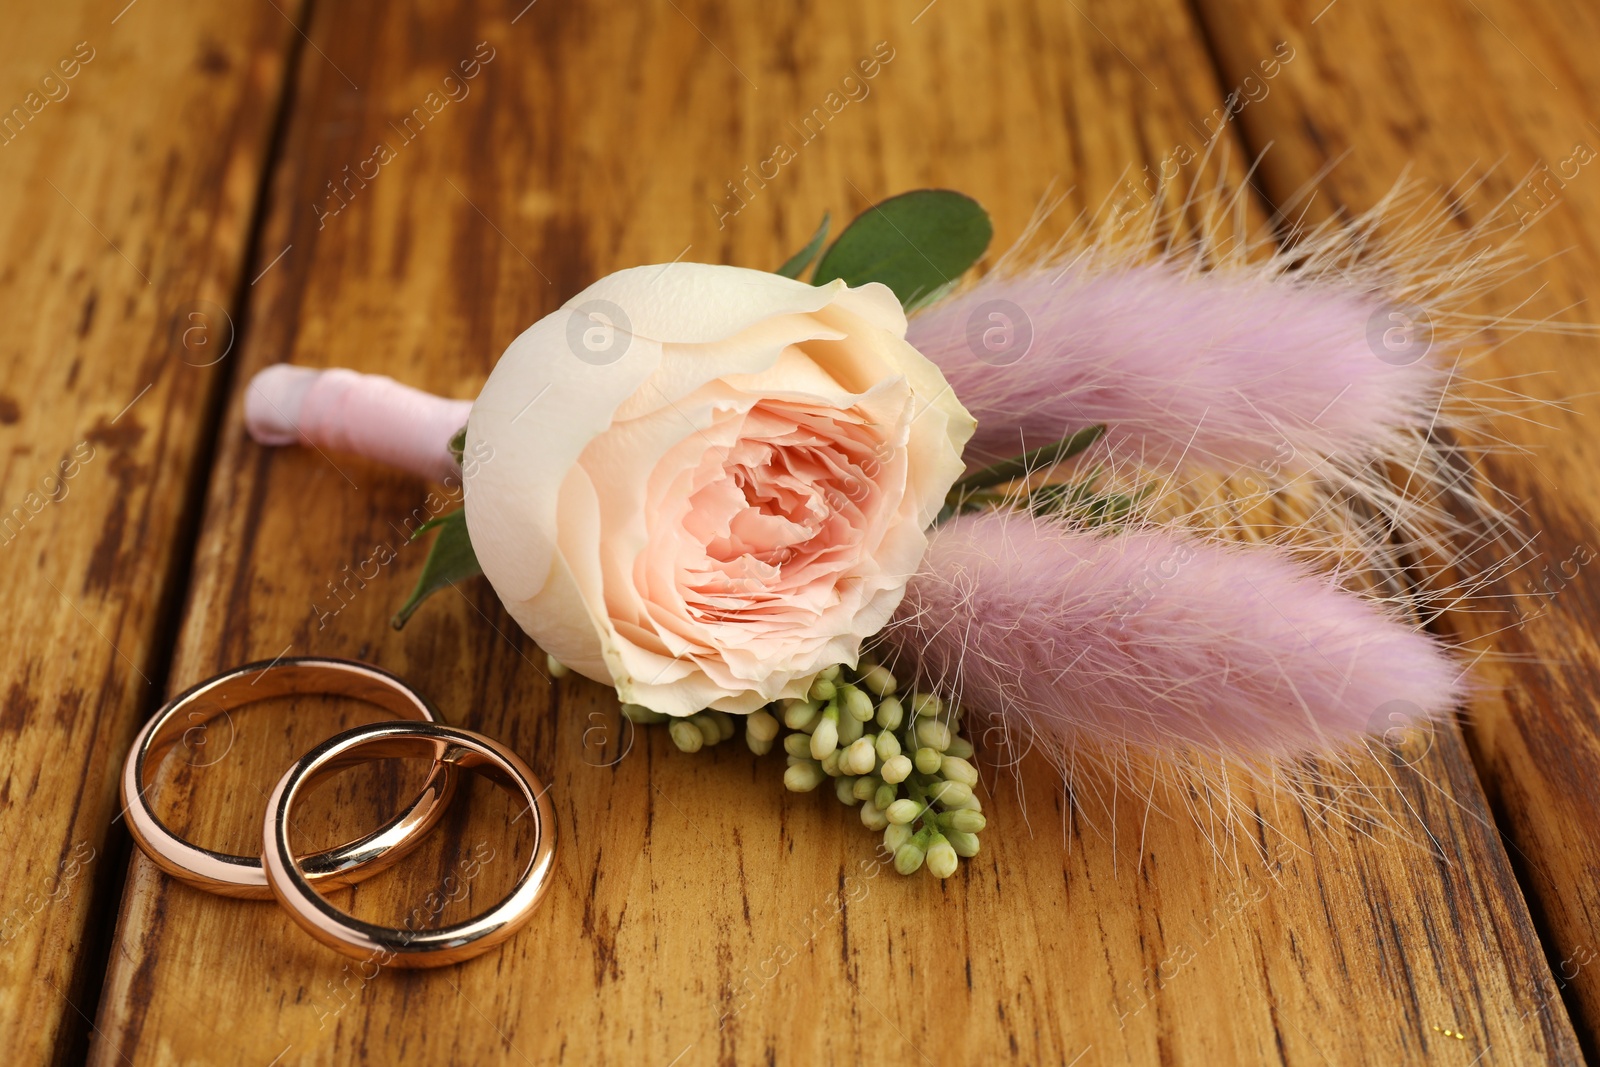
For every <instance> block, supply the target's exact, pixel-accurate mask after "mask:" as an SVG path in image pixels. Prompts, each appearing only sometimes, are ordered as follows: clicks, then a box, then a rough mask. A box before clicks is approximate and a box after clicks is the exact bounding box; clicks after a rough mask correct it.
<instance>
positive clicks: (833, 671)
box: [817, 663, 844, 682]
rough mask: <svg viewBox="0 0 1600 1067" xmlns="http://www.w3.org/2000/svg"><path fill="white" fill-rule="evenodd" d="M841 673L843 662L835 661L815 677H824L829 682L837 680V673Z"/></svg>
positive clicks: (842, 671)
mask: <svg viewBox="0 0 1600 1067" xmlns="http://www.w3.org/2000/svg"><path fill="white" fill-rule="evenodd" d="M843 673H844V664H842V663H835V664H834V665H833V666H831V667H829V668H828V669H827V670H825V671H822V672H821V673H820V674H818V675H817V677H818V678H826V679H827V680H828V681H830V682H837V681H838V680H839V675H841V674H843Z"/></svg>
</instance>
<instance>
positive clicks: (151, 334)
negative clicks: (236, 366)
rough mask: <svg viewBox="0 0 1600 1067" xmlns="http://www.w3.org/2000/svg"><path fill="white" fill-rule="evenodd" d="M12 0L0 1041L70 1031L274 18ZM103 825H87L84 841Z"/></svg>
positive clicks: (108, 888) (1, 358) (163, 607)
mask: <svg viewBox="0 0 1600 1067" xmlns="http://www.w3.org/2000/svg"><path fill="white" fill-rule="evenodd" d="M154 7H155V5H148V4H147V5H145V6H144V9H143V10H140V9H138V8H131V9H127V10H121V11H120V13H119V9H120V8H122V5H121V4H117V3H93V4H91V3H76V2H63V3H52V4H34V5H11V6H10V7H8V9H7V11H6V13H5V15H4V19H3V21H4V24H5V30H4V32H3V33H0V322H4V323H5V329H4V331H3V332H0V365H3V366H4V368H5V370H4V376H3V379H0V560H3V566H4V573H5V591H6V610H5V613H4V617H3V618H0V678H3V679H4V682H3V684H4V687H5V693H4V697H3V704H0V768H3V769H0V1046H3V1047H4V1049H5V1052H6V1056H5V1059H6V1060H7V1062H12V1063H38V1062H45V1061H47V1060H51V1059H53V1058H54V1057H56V1056H63V1057H73V1056H79V1057H81V1055H82V1054H83V1050H84V1049H86V1048H87V1045H88V1031H89V1028H90V1019H91V1016H92V1013H93V1011H94V1003H95V998H96V996H97V993H98V990H99V987H100V982H101V977H102V975H101V973H100V971H101V967H102V962H101V960H100V958H99V954H100V953H101V952H103V951H104V948H105V943H106V940H107V937H108V935H109V923H108V922H107V920H108V918H109V915H110V913H111V911H112V909H114V908H115V906H116V905H115V901H116V896H117V892H118V889H119V887H120V883H121V879H122V870H121V868H122V865H123V858H122V857H123V854H124V848H123V847H122V846H121V838H120V837H119V836H118V835H119V834H120V833H121V831H120V829H114V828H113V826H112V822H113V819H114V818H115V817H116V816H117V815H118V809H119V802H118V801H117V800H116V799H115V798H116V774H117V772H118V770H119V769H120V767H121V761H122V753H123V751H124V750H125V749H126V747H127V744H128V742H129V740H130V738H131V737H132V734H133V732H134V730H135V729H136V728H137V726H138V723H139V721H140V719H141V718H142V716H143V715H145V714H147V713H148V712H149V711H150V710H151V709H152V708H153V707H154V705H155V703H156V701H157V699H158V685H159V682H158V680H159V679H164V678H165V675H166V665H167V657H168V655H169V651H170V647H169V646H170V640H171V629H172V625H173V623H174V622H175V610H174V609H175V607H176V599H177V596H178V594H179V592H180V591H181V589H182V586H183V582H184V581H185V578H186V575H187V569H188V560H187V559H185V558H183V555H182V553H181V546H182V545H183V544H184V542H185V540H186V530H192V527H193V523H194V521H195V519H196V518H197V506H198V490H199V488H200V485H201V484H202V483H201V479H202V478H203V476H204V474H205V471H206V469H207V464H208V461H209V453H210V449H211V442H212V436H213V434H214V432H215V412H216V408H217V404H218V403H219V402H220V399H221V395H220V390H219V385H220V382H221V380H222V377H223V374H224V373H225V371H226V360H225V359H224V358H223V354H224V352H225V351H226V349H227V345H228V335H229V333H230V329H231V327H230V322H229V319H230V312H231V311H232V310H233V308H232V305H233V302H234V296H235V293H236V290H237V288H238V286H239V284H240V282H239V275H240V271H241V269H242V266H243V259H244V251H245V247H246V242H247V240H248V237H249V233H250V229H251V224H252V214H253V211H254V208H255V205H256V202H257V190H258V185H259V182H260V180H261V176H262V174H263V170H264V160H265V158H266V155H267V151H268V141H269V134H270V131H271V128H272V125H273V121H274V118H275V115H276V105H277V103H278V100H279V95H278V93H279V88H280V87H281V85H282V82H283V71H284V64H285V59H286V56H287V54H288V48H287V44H288V37H289V36H290V35H291V34H292V32H293V31H292V30H291V29H290V27H289V26H288V25H287V24H286V23H285V22H284V21H283V19H282V18H281V17H279V16H278V15H276V14H274V13H273V12H272V11H271V10H270V9H265V10H262V11H255V10H252V11H250V12H247V13H245V14H242V15H240V14H229V13H225V12H223V11H222V10H220V9H218V8H216V7H214V6H212V5H207V4H202V3H186V2H182V0H179V2H174V3H168V4H164V5H162V10H153V8H154ZM108 834H109V841H108Z"/></svg>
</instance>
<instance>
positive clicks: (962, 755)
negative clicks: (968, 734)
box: [944, 736, 972, 759]
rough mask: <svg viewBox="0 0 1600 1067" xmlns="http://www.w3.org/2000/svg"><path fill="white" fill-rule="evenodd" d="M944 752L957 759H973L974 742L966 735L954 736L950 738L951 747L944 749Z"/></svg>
mask: <svg viewBox="0 0 1600 1067" xmlns="http://www.w3.org/2000/svg"><path fill="white" fill-rule="evenodd" d="M944 754H945V755H947V756H954V757H956V759H971V758H972V742H971V741H968V740H967V739H966V738H965V737H960V736H956V737H952V738H951V739H950V747H949V748H947V749H945V750H944Z"/></svg>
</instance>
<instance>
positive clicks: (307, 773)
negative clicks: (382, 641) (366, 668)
mask: <svg viewBox="0 0 1600 1067" xmlns="http://www.w3.org/2000/svg"><path fill="white" fill-rule="evenodd" d="M405 756H409V757H416V756H431V757H432V758H433V759H434V760H435V761H437V762H439V763H442V764H445V765H447V766H452V767H456V768H459V769H461V770H470V771H475V772H477V773H479V774H482V775H484V776H485V777H487V778H489V779H490V780H491V781H493V782H495V784H497V785H499V786H501V787H502V788H505V789H507V790H510V791H511V792H513V793H516V794H519V795H520V797H521V799H522V802H523V803H525V804H526V805H527V807H526V809H525V811H524V813H523V815H519V816H517V819H521V818H523V816H524V815H526V816H527V817H529V818H531V820H532V823H533V833H534V838H533V855H532V856H531V857H530V858H529V860H528V865H527V867H526V868H525V869H524V870H523V872H522V874H521V875H520V876H519V877H518V879H517V884H516V886H515V887H514V888H513V889H512V890H511V893H510V894H509V895H508V896H507V897H506V898H505V899H504V900H502V901H500V903H498V904H496V905H495V906H494V907H492V908H490V909H489V910H488V911H487V912H485V913H483V914H482V915H479V916H477V917H476V918H473V919H469V920H467V921H465V922H460V923H455V924H452V925H450V926H442V927H439V928H437V929H431V930H429V929H423V930H410V929H399V928H396V927H388V926H378V925H375V924H373V923H368V922H363V921H362V920H360V919H356V918H354V917H353V916H350V915H346V914H345V913H344V912H342V911H340V910H338V909H337V908H335V907H334V906H333V905H332V904H329V903H328V902H327V901H326V900H324V899H323V898H322V896H321V895H319V894H318V893H317V891H316V890H315V889H313V888H312V886H311V883H310V881H309V880H308V879H307V876H306V872H305V870H304V868H303V861H301V860H298V859H296V858H295V855H294V853H293V852H292V851H291V850H290V848H289V827H290V815H291V812H292V810H293V808H294V804H295V800H296V798H297V797H298V796H299V795H300V793H301V791H302V790H304V789H306V788H307V787H308V786H310V785H313V784H315V783H316V782H317V781H319V780H321V779H323V778H326V777H327V776H329V775H332V774H335V773H337V772H338V771H340V770H341V769H343V768H345V767H348V766H351V765H354V764H357V763H365V762H367V761H368V760H373V759H383V758H390V757H405ZM512 821H513V822H515V821H516V819H513V820H512ZM555 848H556V824H555V812H554V810H553V809H552V807H551V805H550V801H549V799H548V798H547V797H546V795H545V789H544V787H543V786H541V785H540V784H539V780H538V779H537V778H536V777H534V774H533V772H532V771H530V770H529V769H528V765H527V764H525V763H523V762H522V760H521V759H520V758H518V756H517V754H516V753H515V752H512V751H511V750H510V749H508V748H506V747H505V746H504V745H502V744H500V743H499V742H497V741H495V740H493V739H491V738H488V737H484V736H483V735H482V734H475V733H472V732H471V731H469V730H461V729H457V728H455V727H452V726H442V725H440V724H438V723H428V722H375V723H369V724H367V725H365V726H357V727H356V728H355V729H353V730H346V731H345V732H344V733H342V734H339V735H337V736H335V737H331V738H329V739H328V740H327V741H325V742H323V743H322V744H321V745H318V746H317V747H316V748H314V749H312V750H311V751H310V752H308V753H307V754H306V755H305V756H303V757H301V758H300V759H299V760H298V761H297V762H296V763H295V764H294V766H292V767H290V768H289V770H288V772H287V773H286V774H285V775H284V776H283V778H282V779H281V780H279V782H278V785H277V788H276V789H274V790H273V791H272V797H271V799H270V800H269V801H268V802H267V819H266V823H265V825H264V826H263V827H262V857H263V859H264V861H265V863H266V869H267V880H268V882H269V883H270V884H271V886H272V891H273V893H274V894H275V895H276V896H277V898H278V902H279V903H280V904H282V905H283V906H284V907H285V908H287V909H288V911H289V914H290V915H292V916H294V920H295V922H297V923H299V924H300V925H301V926H302V927H304V928H305V930H306V931H307V932H308V933H310V934H311V936H313V937H315V938H316V939H317V940H318V941H321V942H322V943H323V944H325V945H327V946H328V947H329V948H332V949H334V950H335V951H337V952H341V953H343V954H344V955H346V956H351V957H354V958H356V959H371V960H373V961H374V962H375V963H376V964H377V965H379V966H393V967H402V968H415V967H441V966H444V965H446V964H451V963H459V962H461V961H462V960H466V959H471V958H472V957H473V956H477V955H479V954H480V953H483V952H487V951H488V950H489V949H491V948H493V947H494V946H495V945H498V944H500V942H502V941H504V940H506V939H507V938H509V937H510V936H511V935H512V934H515V933H516V932H517V931H518V930H519V929H521V928H522V926H523V925H525V924H526V923H527V921H528V920H529V919H530V918H532V917H533V911H534V909H535V908H536V907H537V906H538V904H539V900H540V898H541V897H543V896H544V893H545V890H546V889H548V888H549V883H550V872H551V870H552V869H553V867H554V863H555Z"/></svg>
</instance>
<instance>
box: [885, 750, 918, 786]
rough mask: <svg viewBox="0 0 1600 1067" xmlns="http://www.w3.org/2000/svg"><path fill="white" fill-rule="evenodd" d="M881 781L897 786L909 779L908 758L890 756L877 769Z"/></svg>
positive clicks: (909, 763) (909, 765)
mask: <svg viewBox="0 0 1600 1067" xmlns="http://www.w3.org/2000/svg"><path fill="white" fill-rule="evenodd" d="M879 773H880V774H882V775H883V780H884V781H885V782H888V783H889V784H891V785H899V784H900V783H901V782H903V781H905V780H906V779H907V778H909V777H911V758H910V757H909V756H891V757H889V758H888V759H886V760H884V761H883V766H882V767H881V768H879Z"/></svg>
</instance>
